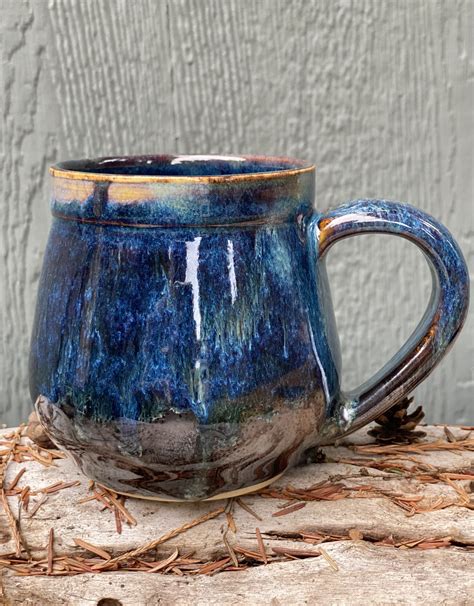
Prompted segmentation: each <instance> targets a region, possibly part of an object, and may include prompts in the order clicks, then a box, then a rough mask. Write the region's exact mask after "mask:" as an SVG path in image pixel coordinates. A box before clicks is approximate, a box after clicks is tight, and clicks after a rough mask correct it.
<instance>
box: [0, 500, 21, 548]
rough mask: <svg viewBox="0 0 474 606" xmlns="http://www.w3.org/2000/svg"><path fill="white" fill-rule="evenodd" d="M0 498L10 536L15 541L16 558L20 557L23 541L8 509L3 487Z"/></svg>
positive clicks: (16, 523)
mask: <svg viewBox="0 0 474 606" xmlns="http://www.w3.org/2000/svg"><path fill="white" fill-rule="evenodd" d="M0 499H1V501H2V505H3V510H4V511H5V515H6V516H7V520H8V526H9V527H10V532H11V534H12V538H13V540H14V542H15V555H16V557H17V558H19V557H21V552H22V549H23V542H22V539H21V534H20V529H19V527H18V522H17V521H16V519H15V518H14V517H13V514H12V511H11V509H10V505H9V504H8V499H7V495H6V494H5V489H4V488H2V489H1V490H0Z"/></svg>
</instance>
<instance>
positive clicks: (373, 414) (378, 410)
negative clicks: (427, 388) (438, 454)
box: [309, 200, 469, 441]
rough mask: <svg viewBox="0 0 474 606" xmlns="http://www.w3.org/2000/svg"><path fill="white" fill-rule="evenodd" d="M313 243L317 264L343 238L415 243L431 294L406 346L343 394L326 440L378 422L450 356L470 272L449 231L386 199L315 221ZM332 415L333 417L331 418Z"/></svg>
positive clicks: (464, 311)
mask: <svg viewBox="0 0 474 606" xmlns="http://www.w3.org/2000/svg"><path fill="white" fill-rule="evenodd" d="M309 228H310V238H309V240H310V241H311V242H312V243H313V246H314V245H315V246H316V247H317V249H318V250H317V258H318V261H319V260H321V259H325V257H326V254H327V251H328V250H329V249H330V247H331V246H332V245H333V244H334V243H335V242H337V241H338V240H342V239H343V238H347V237H348V236H354V235H358V234H363V233H383V234H385V233H389V234H394V235H397V236H402V237H403V238H406V239H407V240H410V242H414V243H415V244H416V245H417V246H418V247H419V248H420V249H421V250H422V251H423V253H424V255H425V257H426V258H427V260H428V264H429V266H430V269H431V275H432V280H433V282H432V284H433V286H432V292H431V298H430V301H429V304H428V307H427V310H426V312H425V314H424V316H423V318H422V319H421V321H420V323H419V324H418V326H417V327H416V329H415V331H414V332H413V334H412V335H411V336H410V337H409V339H408V340H407V342H406V343H405V344H404V345H403V347H402V348H401V349H400V350H399V351H398V353H396V354H395V355H394V356H393V357H392V358H391V360H389V362H388V363H387V364H386V365H385V366H384V367H383V368H381V370H379V371H378V372H377V373H376V374H375V375H374V376H373V377H372V378H371V379H369V380H368V381H367V382H365V383H363V384H362V385H361V386H360V387H358V388H357V389H355V390H354V391H352V392H348V393H343V394H342V402H340V403H339V404H338V406H337V410H335V411H334V416H333V420H332V422H331V421H329V424H330V426H329V427H327V428H326V429H327V431H326V432H325V433H326V438H327V441H332V440H334V439H335V438H338V437H341V436H342V435H347V434H349V433H352V432H353V431H355V430H356V429H359V428H360V427H362V426H363V425H366V424H367V423H369V422H370V421H373V420H374V419H375V418H377V417H378V416H379V415H381V414H382V413H384V412H385V411H386V410H387V409H389V408H390V407H392V406H393V405H394V404H396V403H397V402H398V401H400V400H401V399H402V398H403V397H404V396H405V395H407V394H408V393H410V392H411V391H412V390H413V389H414V388H415V387H416V386H417V385H418V384H419V383H420V382H421V381H423V379H424V378H425V377H426V376H427V375H428V374H429V373H430V372H431V370H432V369H433V368H434V367H435V366H436V364H437V363H438V362H439V361H440V360H441V358H442V357H443V356H444V354H445V353H446V352H447V350H448V348H449V346H450V345H452V343H453V341H454V339H455V338H456V336H457V334H458V333H459V331H460V329H461V328H462V325H463V323H464V320H465V317H466V314H467V309H468V305H469V274H468V270H467V266H466V262H465V260H464V257H463V255H462V252H461V250H460V249H459V246H458V245H457V243H456V242H455V240H454V239H453V237H452V236H451V234H450V233H449V231H448V230H447V229H446V228H445V227H444V226H443V225H441V224H440V223H438V221H436V220H435V219H434V218H433V217H431V216H430V215H428V214H426V213H424V212H422V211H421V210H419V209H417V208H415V207H413V206H409V205H408V204H400V203H397V202H388V201H386V200H355V201H353V202H349V203H347V204H344V205H343V206H339V207H337V208H335V209H333V210H330V211H328V212H327V213H326V214H323V215H316V216H314V217H313V218H312V219H311V220H310V224H309ZM330 416H332V415H330Z"/></svg>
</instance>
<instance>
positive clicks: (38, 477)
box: [0, 427, 474, 560]
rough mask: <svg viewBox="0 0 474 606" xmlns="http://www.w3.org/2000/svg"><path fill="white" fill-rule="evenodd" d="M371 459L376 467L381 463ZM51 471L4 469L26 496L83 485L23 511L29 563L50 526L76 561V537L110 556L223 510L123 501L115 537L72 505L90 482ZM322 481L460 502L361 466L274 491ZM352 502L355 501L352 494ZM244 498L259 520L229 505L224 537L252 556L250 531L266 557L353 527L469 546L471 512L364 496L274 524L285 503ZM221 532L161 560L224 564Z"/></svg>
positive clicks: (6, 544)
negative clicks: (303, 536)
mask: <svg viewBox="0 0 474 606" xmlns="http://www.w3.org/2000/svg"><path fill="white" fill-rule="evenodd" d="M452 431H453V432H454V433H455V434H456V435H458V436H465V435H467V433H468V432H466V431H462V430H459V429H456V428H453V429H452ZM428 436H429V439H430V440H435V439H441V438H442V437H444V431H443V429H442V428H435V427H433V428H429V429H428ZM368 441H369V440H368V439H367V436H366V432H365V430H361V431H359V432H357V433H356V434H354V436H351V437H350V438H348V439H347V440H346V441H345V443H346V444H348V445H350V444H361V443H363V442H366V443H367V442H368ZM325 452H326V454H327V457H328V459H329V460H331V459H338V460H339V459H347V458H349V457H352V458H354V457H358V458H360V457H361V455H360V454H358V453H354V451H353V450H350V449H349V448H347V447H344V446H340V447H339V448H337V449H336V448H334V447H329V448H326V449H325ZM378 459H379V460H381V457H378ZM414 460H415V461H416V460H418V461H420V462H425V463H426V462H429V464H430V465H432V466H434V467H435V468H436V469H439V470H442V471H444V472H448V471H449V472H455V471H457V472H460V471H463V472H464V473H466V470H467V471H468V472H469V471H470V473H473V471H472V470H473V468H474V452H472V451H461V452H438V451H434V452H429V453H426V454H424V455H423V456H418V455H417V456H415V457H414ZM55 463H56V466H55V467H44V466H43V465H41V464H40V463H36V462H28V463H20V464H18V463H13V462H12V463H10V464H9V466H8V470H7V477H6V486H8V484H9V482H11V481H12V480H13V478H14V477H15V476H16V474H17V473H18V471H19V470H20V469H21V468H22V467H26V472H25V473H24V474H23V476H22V477H21V479H20V481H19V483H18V486H19V488H22V487H23V486H26V485H29V486H30V488H31V490H37V489H39V488H40V487H46V486H50V485H52V484H54V483H55V482H59V481H64V482H71V481H74V480H78V481H79V482H80V485H79V486H73V487H71V488H67V489H65V490H62V491H59V492H58V493H56V494H52V495H50V497H49V498H48V501H47V502H45V503H44V504H43V505H42V506H41V508H40V509H39V510H38V512H37V513H36V514H35V515H34V517H32V518H29V517H28V513H27V512H24V511H21V512H20V518H21V519H20V523H21V529H22V535H23V538H24V540H25V542H26V545H27V546H28V548H29V550H30V552H31V554H32V556H34V557H35V558H41V557H44V556H45V548H46V545H47V537H48V533H49V531H50V528H51V527H54V528H55V552H56V554H57V555H64V554H75V553H80V552H81V549H79V548H78V547H77V546H76V545H75V543H74V538H76V537H79V538H81V539H83V540H86V541H88V542H90V543H92V544H95V545H98V546H99V547H101V548H102V549H105V550H106V551H108V552H109V553H111V554H112V555H116V554H119V553H121V552H123V551H126V550H129V549H133V548H135V547H137V546H139V545H141V544H144V543H147V542H149V541H151V540H153V539H156V538H158V537H159V536H161V535H163V534H165V533H167V532H168V531H170V530H171V529H173V528H178V527H180V526H182V525H183V524H185V523H186V522H189V521H190V520H192V519H194V518H197V517H199V516H201V515H203V514H205V513H207V512H209V511H212V510H215V509H217V508H218V507H220V506H221V505H222V504H223V503H222V502H219V501H217V502H208V503H189V504H179V505H175V504H167V503H156V502H151V501H147V500H139V499H127V501H126V507H127V509H128V510H129V511H130V513H131V514H132V515H133V516H134V518H135V519H136V520H137V522H138V523H137V525H136V526H133V527H130V526H128V525H127V524H123V531H122V534H117V531H116V525H115V518H114V516H113V515H112V513H111V512H110V511H104V512H102V513H101V512H100V508H101V507H102V504H101V503H97V502H95V501H92V502H87V503H83V504H78V501H79V500H80V499H81V498H84V497H87V495H88V494H89V493H88V491H87V485H88V481H87V479H86V478H84V476H83V475H82V474H81V473H80V472H79V471H78V470H77V468H76V467H75V466H74V464H73V463H72V462H71V461H69V460H67V459H62V460H57V461H55ZM400 463H401V464H405V465H407V464H408V466H411V465H414V462H413V461H403V458H402V460H401V461H400ZM323 480H330V481H331V482H332V483H343V484H345V485H346V486H347V487H349V488H350V487H357V486H361V485H364V486H371V487H372V489H373V490H379V491H384V492H386V493H389V494H402V495H415V498H416V497H421V496H422V497H423V504H427V505H429V504H434V503H435V502H436V501H438V500H439V499H440V498H442V499H444V500H446V501H450V500H453V499H454V500H456V499H457V498H458V495H457V493H456V492H455V490H454V489H453V488H452V487H451V486H449V485H447V484H445V483H439V482H437V483H433V484H422V483H420V482H419V481H417V480H414V479H407V478H404V477H400V475H398V474H396V473H387V472H384V471H380V470H376V469H371V468H368V467H364V466H363V465H362V466H357V465H348V464H346V463H331V462H327V463H322V464H316V465H307V466H303V467H298V468H296V469H293V470H290V471H289V472H288V473H287V474H286V475H285V476H284V477H283V478H282V479H281V480H279V481H278V482H277V483H275V484H274V485H273V486H272V489H273V488H274V489H278V488H279V487H285V486H288V485H291V486H293V487H295V488H307V487H309V486H311V485H313V484H315V483H317V482H321V481H323ZM459 484H460V485H465V486H467V485H468V484H469V482H459ZM358 494H359V493H353V495H352V496H357V495H358ZM365 494H367V493H365ZM39 498H40V496H35V497H32V498H31V504H30V510H31V508H33V507H34V504H35V502H37V500H38V499H39ZM243 500H244V502H245V503H246V504H248V505H249V506H250V507H251V508H252V509H253V510H254V511H255V512H256V514H257V515H258V516H259V517H260V518H261V521H259V520H257V519H255V518H254V517H253V516H252V515H250V514H249V513H248V512H247V511H245V510H243V509H242V508H241V507H239V506H238V505H236V504H234V509H233V517H234V520H235V525H236V527H237V532H236V534H234V533H232V532H228V534H227V539H228V541H229V542H230V543H231V544H232V545H239V546H241V547H244V548H246V549H250V550H254V551H255V550H256V549H257V542H256V535H255V528H256V527H257V526H258V527H259V528H260V531H261V533H262V535H263V540H264V543H265V546H266V548H268V549H270V548H271V547H272V546H273V545H280V544H281V543H280V541H281V540H282V539H287V540H289V539H291V538H292V537H293V538H295V539H298V538H300V537H299V535H298V533H300V532H306V533H315V532H318V533H321V534H328V535H344V536H346V535H347V533H348V531H349V530H350V529H357V530H359V531H360V532H361V533H362V534H363V535H364V537H365V538H367V539H370V540H381V539H383V538H385V537H389V536H393V537H394V539H395V540H398V541H402V540H417V539H422V538H428V537H445V536H451V537H452V539H453V540H454V541H456V542H459V543H462V544H466V545H474V514H473V512H472V511H471V510H469V509H467V508H464V507H448V508H446V509H440V510H438V511H433V512H430V513H423V514H416V515H412V516H410V517H408V516H407V512H406V511H404V510H403V509H402V508H401V507H399V506H397V505H395V504H394V503H393V502H392V501H391V500H389V499H388V498H386V497H384V496H381V495H377V494H374V495H372V496H371V497H370V498H344V499H340V500H335V501H311V502H306V504H305V506H304V507H303V508H302V509H299V510H297V511H294V512H293V513H290V514H288V515H283V516H277V517H275V516H274V515H273V514H274V513H275V512H278V511H281V509H279V507H281V506H282V505H284V504H285V501H284V500H282V499H274V498H263V497H262V496H261V495H249V496H246V497H244V498H243ZM9 502H10V506H11V509H12V511H13V513H14V515H15V516H18V505H17V498H16V497H10V498H9ZM286 503H287V501H286ZM224 505H225V502H224ZM0 522H1V529H2V534H3V537H4V538H3V540H2V542H3V544H1V545H0V554H7V553H11V552H12V551H14V546H13V542H12V539H11V538H10V534H9V531H8V529H7V528H6V521H5V516H4V515H3V513H2V514H1V515H0ZM226 526H227V525H226V523H225V518H224V517H223V516H221V517H218V518H216V519H214V520H211V521H209V522H206V523H205V524H203V525H200V526H197V527H196V528H193V529H191V530H189V531H187V532H186V533H184V534H182V535H179V536H178V537H176V538H174V539H172V540H171V541H169V542H167V543H166V544H164V545H162V546H160V547H159V548H158V553H159V554H166V555H168V554H169V553H170V550H172V549H173V548H175V547H178V548H179V549H180V550H182V551H183V550H184V551H193V552H194V553H195V555H196V556H197V557H199V558H202V559H204V560H206V559H210V558H218V557H222V556H225V555H227V549H226V546H225V544H224V542H223V539H222V533H223V529H225V528H226Z"/></svg>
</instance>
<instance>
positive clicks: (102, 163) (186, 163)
mask: <svg viewBox="0 0 474 606" xmlns="http://www.w3.org/2000/svg"><path fill="white" fill-rule="evenodd" d="M311 168H312V164H311V163H308V162H304V161H302V160H297V159H295V158H287V157H278V156H221V155H183V156H174V155H153V156H126V157H110V158H97V159H92V160H89V159H87V160H69V161H66V162H61V163H59V164H57V165H56V166H55V167H54V169H56V170H59V171H77V172H80V173H91V175H107V174H108V175H125V176H136V177H158V178H159V177H217V176H232V175H248V174H262V173H280V172H282V171H295V170H303V169H311Z"/></svg>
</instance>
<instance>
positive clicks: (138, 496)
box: [96, 471, 285, 503]
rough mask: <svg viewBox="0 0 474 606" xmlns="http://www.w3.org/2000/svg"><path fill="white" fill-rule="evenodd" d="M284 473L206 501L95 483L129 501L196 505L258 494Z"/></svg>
mask: <svg viewBox="0 0 474 606" xmlns="http://www.w3.org/2000/svg"><path fill="white" fill-rule="evenodd" d="M284 473H285V472H284V471H282V472H281V473H279V474H278V475H276V476H273V478H270V479H269V480H265V481H264V482H259V483H258V484H253V485H252V486H246V487H245V488H238V489H237V490H228V491H227V492H221V493H220V494H216V495H214V496H212V497H208V498H207V499H173V498H172V497H158V496H156V497H149V496H145V495H141V494H132V493H131V492H123V491H121V490H116V489H115V488H109V487H108V486H106V485H105V484H101V483H100V482H96V484H97V485H98V486H100V487H101V488H105V489H106V490H110V491H112V492H115V493H117V494H121V495H123V496H124V497H130V498H131V499H145V500H146V501H161V502H163V503H198V502H201V501H220V500H222V499H231V498H234V497H241V496H243V495H245V494H250V493H253V492H258V491H259V490H261V489H262V488H266V487H267V486H269V485H270V484H273V482H276V481H277V480H279V479H280V478H281V477H282V475H283V474H284Z"/></svg>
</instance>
